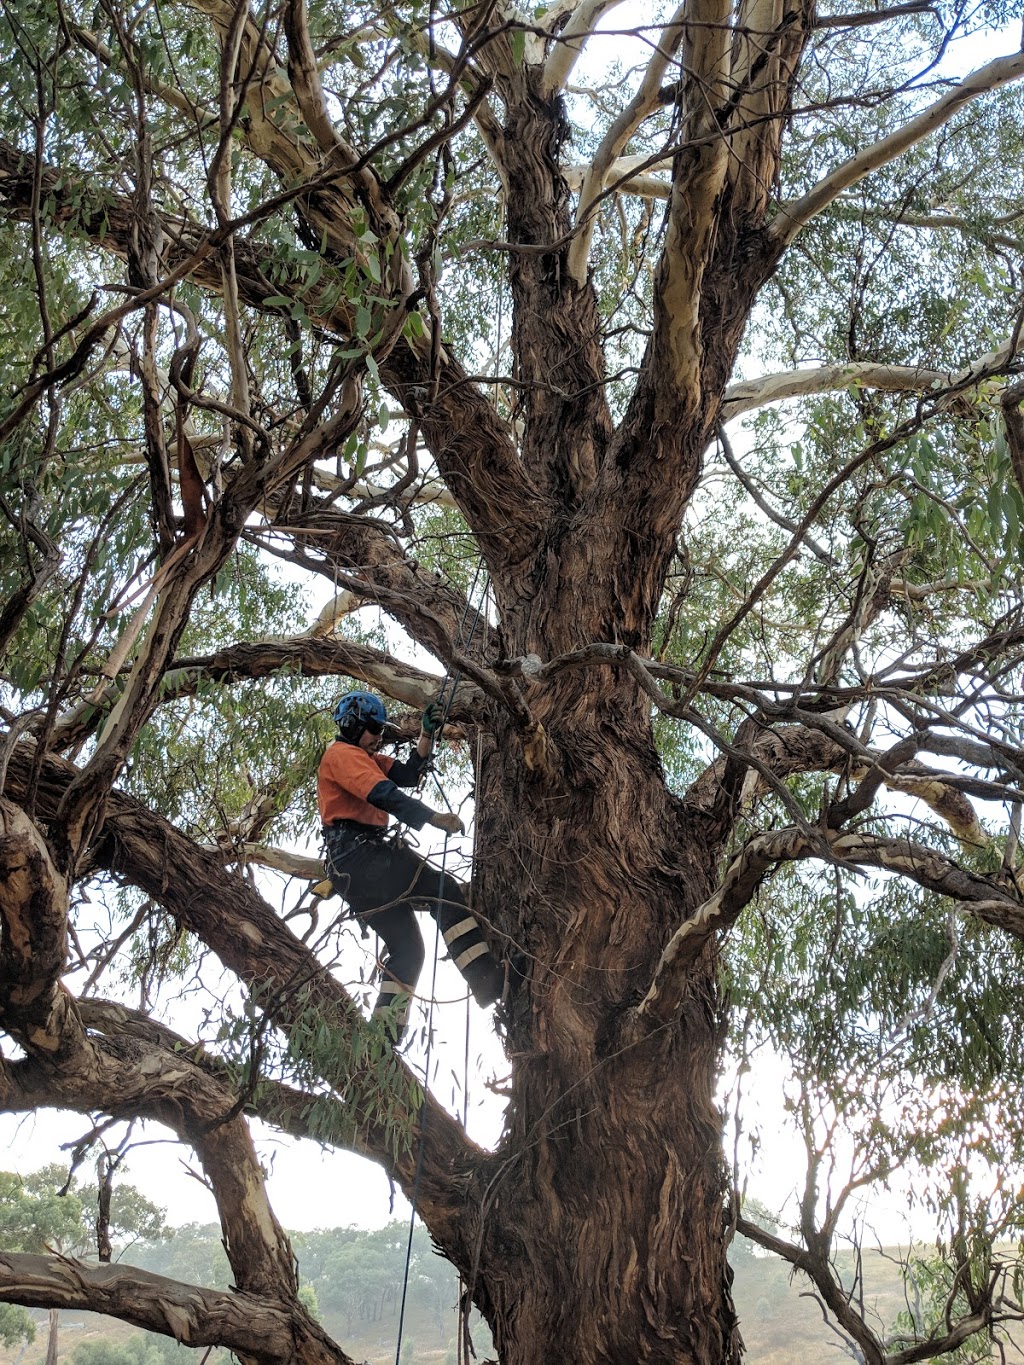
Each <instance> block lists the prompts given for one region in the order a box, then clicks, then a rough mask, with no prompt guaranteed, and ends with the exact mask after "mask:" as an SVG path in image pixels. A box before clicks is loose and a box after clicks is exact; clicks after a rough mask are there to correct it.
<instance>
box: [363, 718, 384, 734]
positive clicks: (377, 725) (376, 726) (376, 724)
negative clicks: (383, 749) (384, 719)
mask: <svg viewBox="0 0 1024 1365" xmlns="http://www.w3.org/2000/svg"><path fill="white" fill-rule="evenodd" d="M363 728H364V729H365V730H367V731H369V733H370V734H371V735H382V734H383V733H384V726H383V725H382V724H381V722H380V721H379V720H367V721H364V722H363Z"/></svg>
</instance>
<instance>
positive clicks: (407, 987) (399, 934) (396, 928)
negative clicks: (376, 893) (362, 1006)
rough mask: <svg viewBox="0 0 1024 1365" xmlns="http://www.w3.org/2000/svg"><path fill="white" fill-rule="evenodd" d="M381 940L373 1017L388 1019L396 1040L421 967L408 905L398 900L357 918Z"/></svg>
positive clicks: (420, 947)
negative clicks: (378, 986)
mask: <svg viewBox="0 0 1024 1365" xmlns="http://www.w3.org/2000/svg"><path fill="white" fill-rule="evenodd" d="M359 918H360V919H361V920H362V921H363V923H365V924H366V925H367V927H368V928H370V929H372V930H373V932H374V933H375V934H377V935H378V937H379V938H380V939H381V940H382V941H383V943H384V947H385V953H384V956H383V958H382V960H381V982H380V991H379V992H378V995H377V999H376V1001H375V1003H374V1006H373V1017H374V1019H380V1018H385V1019H388V1020H389V1021H390V1033H391V1037H392V1039H393V1041H394V1042H396V1043H397V1042H398V1041H399V1040H400V1039H401V1037H402V1035H403V1034H404V1032H405V1025H406V1020H407V1019H408V1017H409V1004H410V1000H411V997H412V996H413V994H414V993H415V990H416V982H417V981H418V980H419V975H420V972H421V971H422V970H423V958H424V952H423V936H422V934H421V933H420V930H419V925H418V924H417V923H416V916H415V915H414V914H413V909H412V906H411V905H410V904H409V903H408V902H407V901H399V902H398V904H397V905H390V906H388V907H387V909H384V910H373V911H370V913H369V914H366V915H360V917H359Z"/></svg>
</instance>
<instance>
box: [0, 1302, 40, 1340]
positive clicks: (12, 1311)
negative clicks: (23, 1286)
mask: <svg viewBox="0 0 1024 1365" xmlns="http://www.w3.org/2000/svg"><path fill="white" fill-rule="evenodd" d="M35 1339H36V1325H35V1323H34V1322H33V1321H32V1319H31V1318H30V1317H29V1315H28V1313H26V1312H25V1310H24V1308H18V1307H16V1306H15V1305H14V1304H13V1303H3V1304H0V1344H2V1345H4V1346H17V1344H18V1342H20V1341H24V1342H28V1343H31V1342H33V1341H35Z"/></svg>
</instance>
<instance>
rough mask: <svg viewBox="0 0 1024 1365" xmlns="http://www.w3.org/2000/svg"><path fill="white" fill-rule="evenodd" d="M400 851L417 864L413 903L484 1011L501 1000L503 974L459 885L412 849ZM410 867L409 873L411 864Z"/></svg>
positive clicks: (503, 982)
mask: <svg viewBox="0 0 1024 1365" xmlns="http://www.w3.org/2000/svg"><path fill="white" fill-rule="evenodd" d="M403 852H404V853H406V854H407V855H408V857H409V858H410V859H414V860H415V861H416V862H417V863H419V869H418V871H417V874H416V877H415V888H416V889H415V897H416V900H417V901H418V902H420V904H422V905H423V906H424V908H425V909H427V910H429V911H430V913H431V915H433V917H434V918H435V919H436V920H437V923H438V925H439V926H440V929H441V936H442V937H443V939H444V942H445V947H446V948H447V949H448V953H449V955H450V957H451V959H452V961H453V962H454V963H455V965H456V967H458V969H459V971H460V972H461V973H462V976H463V978H464V980H465V981H466V984H467V985H468V986H469V989H470V990H471V991H472V993H473V998H474V1000H476V1002H477V1004H478V1005H480V1006H482V1007H483V1008H484V1009H486V1008H487V1007H488V1006H489V1005H493V1004H494V1002H495V1001H496V1000H498V999H500V997H501V992H502V990H503V989H504V985H505V973H504V970H503V968H502V966H501V964H500V963H499V962H497V961H496V960H495V958H494V957H493V956H492V954H491V950H490V949H489V948H488V946H487V942H486V940H485V938H484V936H483V933H482V931H481V929H480V925H479V924H478V923H477V920H476V918H475V917H474V915H473V912H472V911H471V910H470V908H469V906H468V905H467V903H466V894H465V891H464V889H463V887H462V884H461V883H460V882H457V881H456V880H455V878H454V877H450V876H449V875H448V874H447V873H446V872H439V871H437V869H436V868H433V867H431V866H430V864H429V863H425V862H424V861H423V860H422V859H421V858H417V856H416V854H415V853H413V852H412V850H411V849H404V850H403ZM409 867H410V871H411V864H409Z"/></svg>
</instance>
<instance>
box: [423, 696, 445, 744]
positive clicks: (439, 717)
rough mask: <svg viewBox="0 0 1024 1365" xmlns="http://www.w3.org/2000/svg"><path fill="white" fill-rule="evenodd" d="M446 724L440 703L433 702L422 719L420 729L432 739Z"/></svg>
mask: <svg viewBox="0 0 1024 1365" xmlns="http://www.w3.org/2000/svg"><path fill="white" fill-rule="evenodd" d="M443 724H444V712H443V711H442V709H441V703H440V702H439V701H432V702H431V703H430V705H429V706H428V707H427V709H426V710H425V711H424V712H423V715H422V716H421V717H420V729H421V730H422V731H423V733H424V734H425V735H427V736H429V737H430V738H431V739H433V738H434V736H435V735H436V734H437V732H438V730H440V728H441V726H442V725H443Z"/></svg>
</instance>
